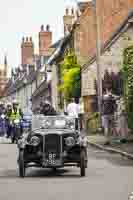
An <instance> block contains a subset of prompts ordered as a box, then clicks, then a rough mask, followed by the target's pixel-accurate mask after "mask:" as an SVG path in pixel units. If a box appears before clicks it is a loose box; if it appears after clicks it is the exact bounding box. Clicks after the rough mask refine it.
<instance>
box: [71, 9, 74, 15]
mask: <svg viewBox="0 0 133 200" xmlns="http://www.w3.org/2000/svg"><path fill="white" fill-rule="evenodd" d="M71 14H72V16H74V8H72V9H71Z"/></svg>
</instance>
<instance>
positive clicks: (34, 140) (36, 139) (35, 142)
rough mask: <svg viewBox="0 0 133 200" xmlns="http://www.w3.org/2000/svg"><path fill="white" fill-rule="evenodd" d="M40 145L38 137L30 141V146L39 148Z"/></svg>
mask: <svg viewBox="0 0 133 200" xmlns="http://www.w3.org/2000/svg"><path fill="white" fill-rule="evenodd" d="M39 143H40V139H39V137H37V136H33V137H31V139H30V145H33V146H38V145H39Z"/></svg>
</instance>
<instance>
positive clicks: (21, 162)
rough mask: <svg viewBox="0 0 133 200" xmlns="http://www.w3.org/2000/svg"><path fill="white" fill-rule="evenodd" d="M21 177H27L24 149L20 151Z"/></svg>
mask: <svg viewBox="0 0 133 200" xmlns="http://www.w3.org/2000/svg"><path fill="white" fill-rule="evenodd" d="M18 165H19V177H21V178H24V177H25V164H24V151H23V150H22V151H20V152H19V160H18Z"/></svg>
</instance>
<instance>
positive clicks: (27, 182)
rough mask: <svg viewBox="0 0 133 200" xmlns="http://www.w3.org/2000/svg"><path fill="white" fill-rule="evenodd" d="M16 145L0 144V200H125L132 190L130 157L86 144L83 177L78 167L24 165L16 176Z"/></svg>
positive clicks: (132, 162)
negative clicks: (24, 170) (24, 172)
mask: <svg viewBox="0 0 133 200" xmlns="http://www.w3.org/2000/svg"><path fill="white" fill-rule="evenodd" d="M16 161H17V148H16V146H15V145H12V144H0V200H42V199H45V200H127V199H128V196H129V194H130V193H131V192H132V191H133V161H129V160H127V159H126V158H122V157H121V156H119V155H115V154H109V153H106V152H103V151H98V150H96V149H94V148H92V147H89V161H88V169H87V173H86V177H85V178H81V177H80V176H79V169H78V168H71V167H70V168H67V169H65V170H63V169H60V170H58V171H57V173H56V174H53V172H52V171H51V170H43V169H41V170H40V169H35V168H32V169H28V170H27V177H26V178H24V179H20V178H19V177H18V172H17V162H16Z"/></svg>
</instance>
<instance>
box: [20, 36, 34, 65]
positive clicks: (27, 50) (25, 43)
mask: <svg viewBox="0 0 133 200" xmlns="http://www.w3.org/2000/svg"><path fill="white" fill-rule="evenodd" d="M33 56H34V44H33V41H32V37H30V38H28V37H26V38H24V37H23V38H22V43H21V59H22V61H21V64H22V66H23V65H28V64H31V60H33ZM29 62H30V63H29Z"/></svg>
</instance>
